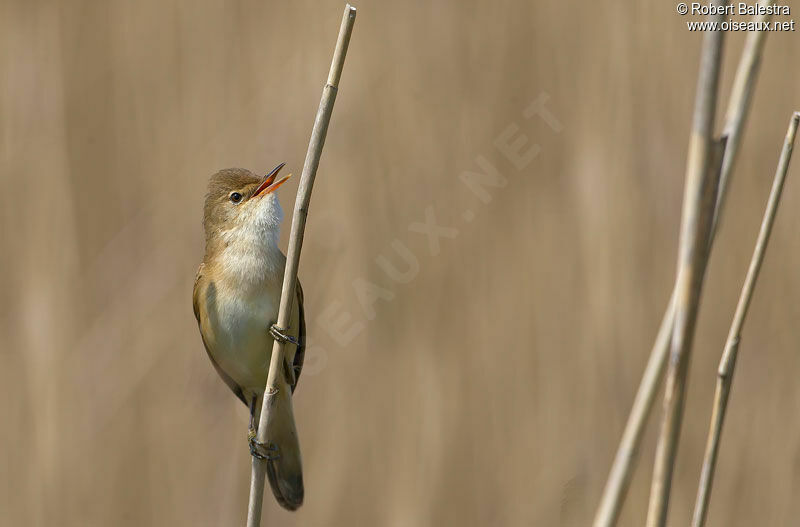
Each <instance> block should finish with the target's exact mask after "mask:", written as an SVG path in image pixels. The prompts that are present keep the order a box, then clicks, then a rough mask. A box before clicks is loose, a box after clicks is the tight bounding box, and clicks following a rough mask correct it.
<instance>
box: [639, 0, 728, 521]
mask: <svg viewBox="0 0 800 527" xmlns="http://www.w3.org/2000/svg"><path fill="white" fill-rule="evenodd" d="M714 4H715V5H718V6H722V5H724V4H725V2H724V1H717V2H715V3H714ZM720 11H721V10H720ZM714 18H716V19H717V21H718V22H721V21H722V18H723V17H722V15H717V16H715V17H714ZM723 36H724V33H723V32H722V31H712V32H708V33H706V34H705V36H704V38H703V50H702V54H701V61H700V74H699V77H698V82H697V94H696V99H695V111H694V122H693V125H692V134H691V137H690V139H689V153H688V159H687V164H686V184H685V188H684V197H683V212H682V214H681V218H682V219H681V234H680V242H679V247H678V251H679V254H678V276H677V279H676V285H675V290H676V292H675V320H674V323H673V331H672V349H671V352H670V360H669V366H668V371H667V378H666V383H665V384H666V389H665V395H664V416H663V418H662V421H661V428H660V433H659V439H658V446H657V447H656V455H655V463H654V466H653V479H652V484H651V487H650V502H649V505H648V511H647V523H646V525H647V527H663V526H664V525H665V524H666V521H667V511H668V506H669V497H670V490H671V486H672V475H673V471H674V467H675V458H676V455H677V450H678V439H679V436H680V429H681V423H682V421H683V408H684V399H685V393H686V378H687V375H688V371H689V358H690V354H691V349H692V340H693V337H694V330H695V324H696V322H697V312H698V308H699V305H700V294H701V291H702V286H703V278H704V275H705V268H706V264H707V263H708V254H709V252H708V241H709V237H710V232H711V226H712V224H713V218H714V209H715V208H716V202H717V188H718V187H717V183H718V179H717V178H718V176H719V172H717V171H716V170H712V169H711V163H712V157H713V148H712V145H713V140H712V133H713V126H714V114H715V110H716V102H717V91H718V86H719V71H720V63H721V58H722V43H723Z"/></svg>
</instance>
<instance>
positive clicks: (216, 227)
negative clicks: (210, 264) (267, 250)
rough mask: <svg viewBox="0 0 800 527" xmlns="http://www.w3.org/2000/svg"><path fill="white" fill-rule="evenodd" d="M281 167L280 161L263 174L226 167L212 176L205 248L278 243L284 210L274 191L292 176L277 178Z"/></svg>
mask: <svg viewBox="0 0 800 527" xmlns="http://www.w3.org/2000/svg"><path fill="white" fill-rule="evenodd" d="M283 166H284V163H281V164H280V165H278V166H277V167H275V169H274V170H272V172H270V173H269V174H267V175H266V176H264V177H259V176H257V175H255V174H253V173H252V172H250V171H249V170H245V169H243V168H228V169H225V170H220V171H219V172H217V173H216V174H214V175H213V176H211V179H210V180H209V183H208V194H207V195H206V203H205V209H204V214H203V227H204V228H205V231H206V249H207V250H208V249H212V247H213V248H214V249H222V248H224V247H228V246H230V245H238V244H240V243H242V244H256V245H261V244H264V243H268V242H272V243H277V240H278V235H279V233H280V225H281V221H282V220H283V210H282V209H281V205H280V203H279V202H278V197H277V196H276V195H275V191H276V190H277V189H278V187H280V186H281V185H282V184H283V183H284V182H285V181H286V180H287V179H289V177H290V176H291V174H289V175H288V176H284V177H282V178H280V179H278V172H280V170H281V168H283Z"/></svg>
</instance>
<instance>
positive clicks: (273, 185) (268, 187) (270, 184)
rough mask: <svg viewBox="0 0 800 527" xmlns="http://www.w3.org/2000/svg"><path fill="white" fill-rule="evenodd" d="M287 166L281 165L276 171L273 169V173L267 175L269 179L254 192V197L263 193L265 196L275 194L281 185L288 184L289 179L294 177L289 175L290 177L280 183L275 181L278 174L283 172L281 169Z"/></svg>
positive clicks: (284, 178) (283, 178) (282, 179)
mask: <svg viewBox="0 0 800 527" xmlns="http://www.w3.org/2000/svg"><path fill="white" fill-rule="evenodd" d="M285 164H286V163H281V164H280V165H278V166H276V167H275V168H274V169H272V172H270V173H269V174H267V177H266V178H265V179H264V181H263V182H262V183H261V184H260V185H259V186H258V188H257V189H256V191H255V192H253V197H256V196H258V195H259V194H261V193H262V192H263V193H264V194H265V195H266V194H269V193H271V192H275V191H276V190H277V189H278V187H280V186H281V185H283V184H284V183H285V182H286V180H287V179H289V178H290V177H292V175H291V174H289V175H288V176H284V177H282V178H281V179H279V180H278V181H275V178H276V177H278V172H280V171H281V169H282V168H283V166H284V165H285Z"/></svg>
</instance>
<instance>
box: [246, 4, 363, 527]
mask: <svg viewBox="0 0 800 527" xmlns="http://www.w3.org/2000/svg"><path fill="white" fill-rule="evenodd" d="M355 19H356V8H355V7H352V6H351V5H350V4H347V5H346V6H345V8H344V15H343V16H342V24H341V26H340V28H339V36H338V38H337V41H336V49H335V50H334V53H333V60H332V62H331V69H330V72H329V73H328V81H327V83H326V84H325V87H324V88H323V90H322V98H321V99H320V103H319V109H318V110H317V115H316V118H315V120H314V128H313V129H312V131H311V139H310V141H309V143H308V152H307V153H306V159H305V163H304V164H303V173H302V175H301V176H300V186H299V188H298V189H297V199H296V201H295V205H294V214H293V216H292V231H291V234H290V235H289V248H288V250H287V254H286V269H285V271H284V275H283V287H282V289H281V302H280V307H279V310H278V321H277V325H278V326H279V327H282V328H285V327H288V325H289V317H290V316H291V313H292V303H293V301H294V295H295V287H296V285H297V267H298V265H299V263H300V250H301V248H302V246H303V235H304V233H305V225H306V217H307V216H308V205H309V202H310V201H311V190H312V188H313V186H314V178H315V177H316V175H317V167H318V166H319V160H320V157H321V156H322V147H323V146H324V145H325V136H326V135H327V133H328V124H329V123H330V120H331V113H332V112H333V104H334V102H335V101H336V92H337V89H338V86H339V79H340V78H341V75H342V68H343V66H344V59H345V55H346V54H347V47H348V45H349V43H350V35H351V34H352V32H353V24H354V23H355ZM283 348H284V343H283V342H282V341H280V340H278V339H275V341H274V344H273V346H272V357H271V358H270V364H269V375H268V376H267V384H266V388H265V390H264V403H263V404H262V405H261V416H260V418H259V423H258V433H257V436H256V438H257V440H258V442H260V443H266V442H267V437H268V426H269V422H270V419H269V415H270V408H271V407H272V406H273V404H274V401H275V400H276V398H277V396H278V389H277V382H276V381H277V376H278V374H279V372H280V371H281V370H282V368H281V365H282V364H283V357H284V349H283ZM289 401H291V398H289ZM289 404H291V402H290V403H289ZM265 475H266V461H265V460H263V459H258V458H256V457H253V465H252V471H251V478H250V501H249V504H248V507H247V527H258V525H259V524H260V523H261V505H262V502H263V499H264V477H265Z"/></svg>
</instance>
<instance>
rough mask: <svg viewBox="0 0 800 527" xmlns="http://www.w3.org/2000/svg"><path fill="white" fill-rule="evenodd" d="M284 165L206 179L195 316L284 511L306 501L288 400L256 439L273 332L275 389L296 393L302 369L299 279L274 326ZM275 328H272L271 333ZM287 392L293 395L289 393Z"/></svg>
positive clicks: (280, 261)
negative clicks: (285, 317) (278, 355)
mask: <svg viewBox="0 0 800 527" xmlns="http://www.w3.org/2000/svg"><path fill="white" fill-rule="evenodd" d="M283 165H284V164H283V163H281V164H280V165H278V166H277V167H276V168H275V169H274V170H273V171H272V172H270V173H269V174H268V175H267V176H266V177H258V176H256V175H255V174H253V173H252V172H250V171H248V170H244V169H240V168H231V169H226V170H221V171H219V172H217V173H216V174H214V175H213V176H211V180H210V181H209V185H208V195H207V196H206V202H205V209H204V217H203V227H204V228H205V234H206V251H205V256H204V258H203V263H202V264H200V269H198V271H197V278H196V279H195V284H194V295H193V300H194V314H195V317H196V318H197V324H198V326H199V327H200V335H201V336H202V338H203V344H204V345H205V348H206V351H207V352H208V356H209V358H210V359H211V363H212V364H213V365H214V368H215V369H216V370H217V373H219V375H220V377H222V380H223V381H225V384H227V385H228V386H229V387H230V389H231V390H233V393H234V394H236V396H237V397H238V398H239V399H241V400H242V402H243V403H244V404H245V405H247V406H248V407H249V408H250V430H249V433H248V438H249V441H250V450H251V453H252V454H253V455H254V456H256V457H262V458H263V459H266V460H267V476H268V478H269V483H270V486H271V487H272V492H273V494H274V495H275V498H276V499H277V500H278V503H280V504H281V505H282V506H283V507H285V508H286V509H289V510H295V509H297V508H298V507H299V506H300V505H301V504H302V503H303V472H302V464H301V460H300V445H299V443H298V440H297V430H296V428H295V423H294V415H293V413H292V399H291V397H278V398H277V399H276V403H275V404H276V406H275V407H274V408H273V409H272V411H271V416H272V419H273V422H274V427H272V428H271V429H270V430H269V431H268V433H269V437H268V441H267V444H266V445H262V444H259V443H256V441H255V435H256V434H255V426H256V424H257V422H258V416H259V415H260V414H261V403H262V400H263V395H264V386H265V384H266V381H267V373H268V371H269V363H270V357H271V355H272V344H273V335H276V336H277V338H284V339H286V340H287V342H286V345H285V363H284V368H283V371H282V372H280V374H279V376H278V386H277V388H278V390H279V391H281V392H283V393H293V392H294V389H295V387H296V386H297V380H298V378H299V377H300V371H301V369H302V367H303V355H304V352H305V317H304V312H303V291H302V289H301V288H300V284H299V283H298V284H297V296H296V301H295V302H294V303H293V306H294V307H293V309H292V316H291V318H290V320H291V324H290V327H289V328H287V329H285V330H283V329H281V328H274V327H273V324H275V322H276V321H277V319H278V306H279V304H280V297H281V286H282V282H283V271H284V267H285V264H286V257H285V256H284V255H283V253H282V252H281V250H280V249H279V248H278V235H279V233H280V225H281V221H282V219H283V211H282V210H281V206H280V203H278V198H277V196H276V195H275V190H277V188H278V187H279V186H280V185H282V184H283V183H284V182H285V181H286V180H287V179H289V176H286V177H284V178H282V179H280V180H278V181H276V180H275V179H276V177H277V175H278V172H279V171H280V169H281V168H283ZM276 331H277V333H276ZM289 390H291V392H290V391H289Z"/></svg>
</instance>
